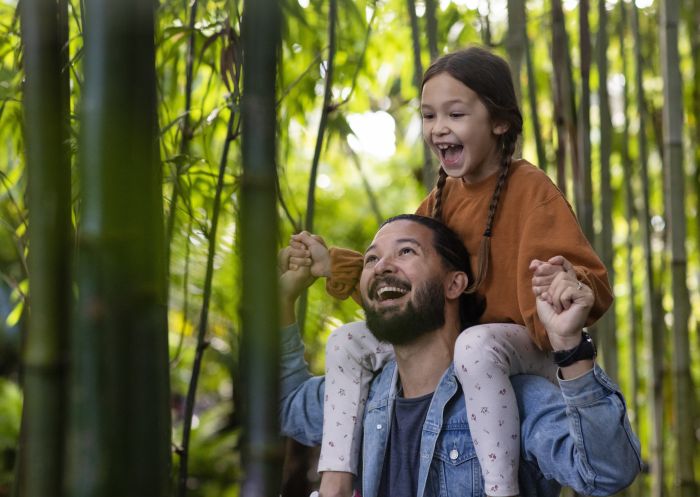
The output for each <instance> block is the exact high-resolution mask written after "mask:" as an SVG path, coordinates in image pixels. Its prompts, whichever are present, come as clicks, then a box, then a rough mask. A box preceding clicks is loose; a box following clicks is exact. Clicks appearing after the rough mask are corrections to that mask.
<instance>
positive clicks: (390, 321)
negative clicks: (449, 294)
mask: <svg viewBox="0 0 700 497" xmlns="http://www.w3.org/2000/svg"><path fill="white" fill-rule="evenodd" d="M445 272H446V271H445V269H444V267H443V265H442V260H441V258H440V256H439V255H438V253H437V252H436V251H435V249H434V248H433V233H432V231H431V230H430V229H429V228H427V227H425V226H423V225H421V224H418V223H415V222H413V221H407V220H401V221H394V222H392V223H390V224H387V225H385V226H383V227H382V228H381V229H380V230H379V232H378V233H377V235H376V236H375V237H374V240H373V242H372V244H371V245H370V246H369V248H368V249H367V251H366V252H365V257H364V268H363V270H362V275H361V277H360V292H361V294H362V303H363V305H362V307H363V308H364V310H365V314H366V316H367V326H368V328H369V329H370V330H371V331H372V332H373V333H374V334H375V335H376V336H377V338H379V339H380V340H385V341H388V342H390V343H392V344H394V345H402V344H405V343H409V342H411V341H412V340H414V339H415V338H417V337H418V336H420V335H423V334H425V333H428V332H431V331H434V330H436V329H438V328H440V327H441V326H443V325H444V323H445V292H444V286H443V285H444V275H445Z"/></svg>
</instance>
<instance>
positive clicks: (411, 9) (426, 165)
mask: <svg viewBox="0 0 700 497" xmlns="http://www.w3.org/2000/svg"><path fill="white" fill-rule="evenodd" d="M406 6H407V7H408V18H409V20H410V23H411V46H412V47H413V85H414V86H415V87H416V92H417V93H418V98H420V91H421V82H422V79H423V62H422V60H421V53H422V50H421V45H420V28H419V27H418V15H417V14H416V2H415V0H406ZM421 143H422V145H423V168H422V170H421V179H422V183H423V188H425V191H426V192H429V191H430V190H431V189H432V188H433V185H434V184H435V179H436V176H437V175H436V171H435V168H434V167H433V158H432V152H430V147H428V144H427V143H425V141H423V140H421Z"/></svg>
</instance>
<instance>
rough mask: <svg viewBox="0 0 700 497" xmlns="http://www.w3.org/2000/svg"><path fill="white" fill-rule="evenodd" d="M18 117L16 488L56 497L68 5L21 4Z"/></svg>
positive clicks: (66, 253)
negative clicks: (22, 257) (24, 199)
mask: <svg viewBox="0 0 700 497" xmlns="http://www.w3.org/2000/svg"><path fill="white" fill-rule="evenodd" d="M20 9H21V20H22V40H23V43H24V69H25V76H26V79H25V86H24V110H25V112H24V118H25V127H24V130H25V135H24V136H25V143H26V151H27V174H28V178H29V179H28V205H29V249H30V256H29V290H30V299H31V300H30V307H29V311H30V312H29V329H28V333H27V336H26V338H25V342H24V347H23V350H22V371H23V383H24V385H23V387H24V388H23V390H24V406H23V414H22V434H21V442H20V443H21V448H20V457H21V459H20V462H19V465H18V467H19V474H18V475H17V481H16V489H17V491H18V492H19V494H20V495H22V496H26V497H43V496H45V495H63V493H62V489H63V475H64V465H63V461H64V459H65V457H64V456H65V443H66V437H65V423H66V415H67V388H66V381H67V375H66V373H67V371H66V362H67V355H68V349H67V347H68V333H69V321H70V311H71V309H72V308H73V299H72V298H71V288H72V285H71V252H72V247H73V234H72V228H71V171H70V166H71V161H70V148H69V144H68V137H69V136H70V120H69V119H70V90H69V77H68V60H69V57H68V4H67V3H66V2H65V1H63V0H62V1H56V0H53V1H37V0H24V1H23V2H22V3H21V4H20Z"/></svg>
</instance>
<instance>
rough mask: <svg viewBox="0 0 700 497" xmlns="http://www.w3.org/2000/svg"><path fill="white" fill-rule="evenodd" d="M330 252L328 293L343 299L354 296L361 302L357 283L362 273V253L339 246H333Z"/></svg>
mask: <svg viewBox="0 0 700 497" xmlns="http://www.w3.org/2000/svg"><path fill="white" fill-rule="evenodd" d="M330 254H331V275H330V277H328V278H327V279H326V291H327V292H328V295H330V296H331V297H335V298H337V299H341V300H345V299H346V298H348V297H350V296H352V297H353V299H354V300H355V301H356V302H359V301H360V300H359V291H358V290H357V285H358V283H359V282H360V274H361V273H362V254H360V253H359V252H355V251H354V250H350V249H344V248H338V247H332V248H331V249H330Z"/></svg>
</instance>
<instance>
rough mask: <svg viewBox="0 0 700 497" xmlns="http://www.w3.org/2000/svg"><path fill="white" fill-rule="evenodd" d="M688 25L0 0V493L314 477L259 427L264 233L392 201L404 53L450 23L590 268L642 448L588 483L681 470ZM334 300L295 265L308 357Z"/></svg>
mask: <svg viewBox="0 0 700 497" xmlns="http://www.w3.org/2000/svg"><path fill="white" fill-rule="evenodd" d="M698 26H700V0H596V1H591V0H152V1H150V2H149V1H147V0H0V157H1V159H0V275H1V276H2V278H0V497H6V496H7V497H10V496H12V497H40V496H41V497H48V496H56V497H98V496H99V497H109V496H114V497H117V496H119V497H123V496H138V497H165V496H177V497H184V496H186V495H187V496H190V497H237V496H239V495H240V496H244V497H263V496H265V497H270V496H278V495H282V496H286V497H306V496H308V495H309V494H310V493H311V492H312V491H313V490H315V489H317V488H318V485H319V481H320V477H319V475H318V473H317V472H316V468H317V461H318V448H309V447H305V446H303V445H301V444H299V443H297V442H294V441H292V440H291V439H285V438H283V437H281V436H280V434H279V419H278V416H279V399H278V397H279V376H280V369H279V363H280V343H279V342H280V314H279V310H278V306H279V302H278V271H279V270H278V261H277V254H278V251H279V250H281V249H282V248H284V247H286V246H287V244H288V243H289V240H290V237H291V236H292V235H293V234H295V233H299V232H300V231H302V230H306V231H309V232H311V233H315V234H318V235H320V236H322V237H323V239H324V241H325V242H326V244H327V245H328V246H333V247H347V248H351V249H354V250H357V251H364V249H365V248H366V247H367V245H368V244H369V243H370V242H371V240H372V237H373V236H374V234H375V232H376V230H377V228H378V227H379V225H380V224H381V222H382V221H383V220H384V219H386V218H388V217H390V216H394V215H397V214H401V213H413V212H415V211H416V208H417V207H418V205H419V204H420V202H421V200H422V199H423V198H424V197H425V196H426V195H427V193H428V192H429V191H430V190H431V189H432V188H433V187H434V185H435V182H436V178H437V176H438V168H439V164H438V160H437V159H436V158H435V157H432V154H431V151H430V149H429V148H428V145H426V144H425V142H424V141H423V138H422V132H421V125H422V124H421V112H420V95H421V81H422V76H423V73H424V71H425V69H426V68H427V67H428V66H429V65H430V63H431V61H433V60H435V59H436V58H438V57H439V56H441V55H443V54H446V53H450V52H453V51H456V50H459V49H462V48H466V47H470V46H474V45H477V46H481V47H486V48H487V49H488V50H490V51H492V52H494V53H496V54H497V55H499V56H501V57H503V58H504V59H505V60H507V61H508V63H509V65H510V68H511V72H512V75H513V78H514V83H515V91H516V96H517V98H518V101H519V103H520V108H521V111H522V116H523V121H524V125H523V133H522V138H521V139H520V140H519V142H518V144H517V148H516V152H515V154H516V155H515V156H516V157H523V158H526V159H527V160H528V161H529V162H531V163H533V164H535V165H537V166H539V167H540V168H541V169H542V170H544V172H545V173H546V174H547V175H548V176H549V177H550V178H551V179H552V181H554V183H555V184H556V185H557V186H558V188H559V189H560V190H561V192H562V193H563V194H564V195H565V197H566V198H567V200H568V201H569V203H570V204H571V206H572V208H573V209H574V211H575V213H576V216H577V219H578V221H579V223H580V225H581V228H582V230H583V233H584V234H585V236H586V237H587V238H588V240H589V241H590V242H591V244H592V245H593V247H594V248H595V250H596V252H597V254H598V255H599V256H600V259H601V260H602V261H603V263H604V264H605V266H606V267H607V270H608V275H609V279H610V283H611V286H612V288H613V290H614V297H615V298H614V301H613V304H612V306H611V307H610V309H609V310H608V311H607V313H606V314H604V315H603V317H602V318H601V319H600V320H599V321H598V322H597V323H596V324H595V325H593V326H592V327H590V329H589V332H590V333H591V334H592V335H593V337H594V338H595V341H596V343H597V346H598V363H600V364H601V365H602V366H603V367H604V369H605V370H606V372H607V373H608V375H609V376H610V377H611V378H613V379H614V380H615V381H616V382H617V383H619V385H620V389H621V391H622V392H623V394H624V396H625V402H626V404H627V409H628V414H629V418H630V422H631V425H632V427H633V430H634V432H635V433H636V434H637V435H638V437H639V439H640V442H641V457H642V461H643V464H642V471H641V473H640V475H639V476H638V477H637V478H636V480H635V481H634V482H633V483H632V485H630V486H629V487H628V488H626V489H625V490H624V491H623V492H622V493H619V494H617V495H625V496H629V497H642V496H644V497H646V496H650V497H664V496H681V497H697V496H698V495H700V484H698V478H700V451H699V450H698V446H700V445H699V444H700V405H699V404H698V400H699V398H700V390H699V389H698V385H700V29H698ZM363 319H364V314H363V312H362V309H361V307H360V306H359V305H358V304H357V303H356V302H355V301H353V300H352V299H347V300H338V299H336V298H333V297H331V296H330V295H329V294H328V293H327V290H326V281H325V278H319V280H318V281H316V282H315V283H314V284H313V285H312V286H311V287H310V288H309V290H308V292H306V293H305V294H303V295H302V297H301V298H300V301H299V303H298V307H297V320H298V323H299V326H300V328H301V332H302V335H303V337H304V342H305V346H306V352H305V354H306V356H305V357H306V360H307V361H308V363H309V366H310V369H311V371H312V372H313V373H314V374H323V373H324V365H325V358H324V350H325V343H326V340H327V338H328V336H329V334H330V333H331V332H332V330H334V329H335V328H337V327H338V326H340V325H341V324H343V323H348V322H351V321H357V320H363ZM562 495H566V496H573V495H579V494H577V493H576V492H574V491H573V490H572V489H570V488H564V489H563V491H562Z"/></svg>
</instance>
